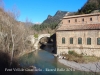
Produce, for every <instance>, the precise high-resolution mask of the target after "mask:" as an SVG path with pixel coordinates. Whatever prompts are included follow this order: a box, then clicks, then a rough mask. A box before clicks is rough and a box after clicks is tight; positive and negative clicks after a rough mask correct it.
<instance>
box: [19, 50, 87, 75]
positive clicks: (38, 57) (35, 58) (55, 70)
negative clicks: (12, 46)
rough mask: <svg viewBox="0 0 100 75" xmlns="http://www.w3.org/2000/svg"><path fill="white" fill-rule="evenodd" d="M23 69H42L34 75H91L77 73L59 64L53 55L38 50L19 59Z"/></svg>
mask: <svg viewBox="0 0 100 75" xmlns="http://www.w3.org/2000/svg"><path fill="white" fill-rule="evenodd" d="M19 63H20V65H21V66H22V67H29V66H36V67H37V68H38V69H40V70H39V71H38V72H37V71H35V74H34V75H89V74H87V73H86V72H81V71H76V70H74V69H72V68H69V67H66V66H65V65H63V64H61V63H59V62H58V61H57V58H56V57H54V56H53V54H51V53H49V52H47V51H44V50H38V51H36V52H31V53H29V54H26V55H24V56H22V57H20V59H19Z"/></svg>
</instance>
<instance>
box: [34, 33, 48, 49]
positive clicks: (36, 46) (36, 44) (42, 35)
mask: <svg viewBox="0 0 100 75" xmlns="http://www.w3.org/2000/svg"><path fill="white" fill-rule="evenodd" d="M38 36H39V37H38V39H37V40H36V42H35V44H34V47H35V49H38V43H39V41H40V39H41V38H43V37H50V34H40V35H38Z"/></svg>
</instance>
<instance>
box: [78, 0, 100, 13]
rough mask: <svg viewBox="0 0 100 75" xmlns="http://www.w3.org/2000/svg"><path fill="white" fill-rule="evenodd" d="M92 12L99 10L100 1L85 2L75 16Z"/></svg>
mask: <svg viewBox="0 0 100 75" xmlns="http://www.w3.org/2000/svg"><path fill="white" fill-rule="evenodd" d="M94 10H100V0H87V2H86V3H85V4H84V6H83V7H82V8H81V9H79V10H78V13H77V14H89V13H91V12H93V11H94Z"/></svg>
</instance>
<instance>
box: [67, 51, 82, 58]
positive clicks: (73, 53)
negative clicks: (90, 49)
mask: <svg viewBox="0 0 100 75" xmlns="http://www.w3.org/2000/svg"><path fill="white" fill-rule="evenodd" d="M68 54H70V55H73V56H75V57H82V55H81V54H77V53H76V52H75V51H68Z"/></svg>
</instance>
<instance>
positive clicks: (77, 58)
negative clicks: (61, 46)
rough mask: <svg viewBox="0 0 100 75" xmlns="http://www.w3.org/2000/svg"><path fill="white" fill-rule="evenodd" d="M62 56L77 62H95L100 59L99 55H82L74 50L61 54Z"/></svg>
mask: <svg viewBox="0 0 100 75" xmlns="http://www.w3.org/2000/svg"><path fill="white" fill-rule="evenodd" d="M62 56H64V57H66V58H65V59H66V60H69V61H75V62H77V63H89V62H97V61H99V60H100V57H95V56H83V55H82V54H77V53H76V52H75V51H69V52H68V54H62Z"/></svg>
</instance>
